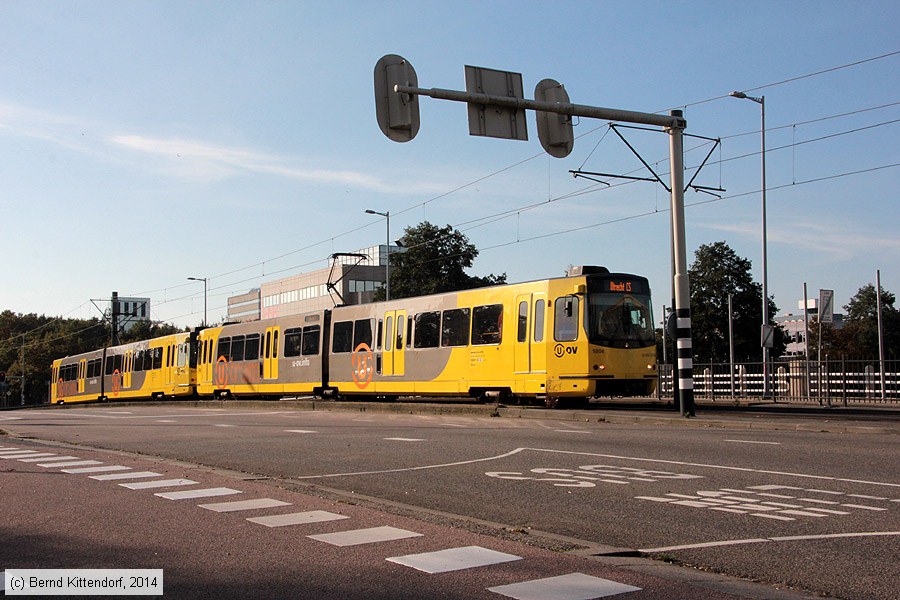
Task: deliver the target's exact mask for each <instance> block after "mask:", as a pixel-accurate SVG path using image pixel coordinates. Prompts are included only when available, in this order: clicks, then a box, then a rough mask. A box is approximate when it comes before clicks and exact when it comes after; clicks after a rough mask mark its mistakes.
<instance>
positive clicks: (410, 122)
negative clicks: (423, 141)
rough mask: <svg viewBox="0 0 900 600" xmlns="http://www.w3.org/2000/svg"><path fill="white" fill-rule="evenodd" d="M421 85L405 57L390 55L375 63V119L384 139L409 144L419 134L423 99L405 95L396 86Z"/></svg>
mask: <svg viewBox="0 0 900 600" xmlns="http://www.w3.org/2000/svg"><path fill="white" fill-rule="evenodd" d="M396 85H405V86H412V87H416V86H418V85H419V81H418V78H417V77H416V71H415V69H413V67H412V65H411V64H409V62H408V61H407V60H406V59H404V58H403V57H402V56H397V55H396V54H388V55H386V56H382V57H381V59H380V60H379V61H378V62H377V63H375V116H376V118H377V119H378V126H379V127H380V128H381V131H382V132H383V133H384V135H386V136H388V137H389V138H390V139H392V140H394V141H395V142H408V141H410V140H411V139H413V138H414V137H416V134H417V133H419V97H418V96H416V95H414V94H401V93H397V92H395V91H394V86H396Z"/></svg>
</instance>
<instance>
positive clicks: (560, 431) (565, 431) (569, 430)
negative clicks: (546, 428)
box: [553, 429, 594, 433]
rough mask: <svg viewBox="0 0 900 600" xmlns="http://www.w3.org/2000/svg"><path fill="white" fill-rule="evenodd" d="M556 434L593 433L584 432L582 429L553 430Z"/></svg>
mask: <svg viewBox="0 0 900 600" xmlns="http://www.w3.org/2000/svg"><path fill="white" fill-rule="evenodd" d="M553 431H555V432H556V433H594V432H593V431H586V430H584V429H554V430H553Z"/></svg>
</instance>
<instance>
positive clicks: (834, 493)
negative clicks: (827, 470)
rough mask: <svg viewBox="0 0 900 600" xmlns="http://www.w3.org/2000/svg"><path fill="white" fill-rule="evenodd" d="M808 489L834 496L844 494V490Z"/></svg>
mask: <svg viewBox="0 0 900 600" xmlns="http://www.w3.org/2000/svg"><path fill="white" fill-rule="evenodd" d="M829 479H830V478H829ZM838 481H841V480H840V479H839V480H838ZM806 491H807V492H815V493H817V494H831V495H832V496H843V495H844V492H834V491H831V490H806Z"/></svg>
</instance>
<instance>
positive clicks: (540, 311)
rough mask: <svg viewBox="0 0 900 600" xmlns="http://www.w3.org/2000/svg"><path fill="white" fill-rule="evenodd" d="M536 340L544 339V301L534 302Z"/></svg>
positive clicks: (541, 340)
mask: <svg viewBox="0 0 900 600" xmlns="http://www.w3.org/2000/svg"><path fill="white" fill-rule="evenodd" d="M534 341H535V342H543V341H544V301H543V300H538V301H537V302H535V303H534Z"/></svg>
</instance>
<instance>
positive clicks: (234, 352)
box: [229, 335, 244, 361]
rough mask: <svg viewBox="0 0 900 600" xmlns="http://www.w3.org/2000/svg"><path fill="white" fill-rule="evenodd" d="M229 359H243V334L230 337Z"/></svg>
mask: <svg viewBox="0 0 900 600" xmlns="http://www.w3.org/2000/svg"><path fill="white" fill-rule="evenodd" d="M229 360H232V361H236V360H244V336H242V335H236V336H234V337H232V338H231V357H230V359H229Z"/></svg>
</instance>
